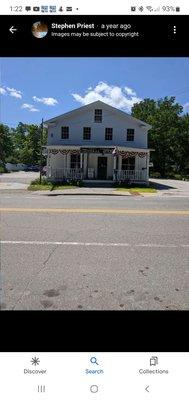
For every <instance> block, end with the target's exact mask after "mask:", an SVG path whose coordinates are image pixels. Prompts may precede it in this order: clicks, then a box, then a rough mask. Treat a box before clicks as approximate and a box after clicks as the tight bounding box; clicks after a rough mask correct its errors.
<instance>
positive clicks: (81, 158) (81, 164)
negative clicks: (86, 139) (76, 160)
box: [80, 153, 84, 179]
mask: <svg viewBox="0 0 189 400" xmlns="http://www.w3.org/2000/svg"><path fill="white" fill-rule="evenodd" d="M83 155H84V154H83V153H80V170H81V179H83V177H84V169H83Z"/></svg>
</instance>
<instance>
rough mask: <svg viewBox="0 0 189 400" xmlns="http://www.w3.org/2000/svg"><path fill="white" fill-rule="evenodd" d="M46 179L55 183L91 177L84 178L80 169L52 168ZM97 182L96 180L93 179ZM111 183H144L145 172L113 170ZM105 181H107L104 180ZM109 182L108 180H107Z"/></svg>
mask: <svg viewBox="0 0 189 400" xmlns="http://www.w3.org/2000/svg"><path fill="white" fill-rule="evenodd" d="M48 178H50V180H52V181H55V182H58V181H59V182H60V181H72V180H73V181H76V180H82V181H83V180H91V177H88V176H84V173H83V171H82V169H72V168H52V169H51V170H50V171H49V174H48ZM93 180H98V179H93ZM111 180H112V181H114V182H135V183H137V182H146V181H147V179H146V171H137V170H133V171H129V170H114V171H113V176H112V179H111ZM106 181H107V180H106ZM109 181H110V180H109Z"/></svg>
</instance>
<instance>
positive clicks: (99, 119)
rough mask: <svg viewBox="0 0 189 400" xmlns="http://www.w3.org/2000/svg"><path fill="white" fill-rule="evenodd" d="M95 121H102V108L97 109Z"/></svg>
mask: <svg viewBox="0 0 189 400" xmlns="http://www.w3.org/2000/svg"><path fill="white" fill-rule="evenodd" d="M94 122H102V110H99V109H97V110H95V116H94Z"/></svg>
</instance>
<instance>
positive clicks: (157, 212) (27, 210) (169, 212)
mask: <svg viewBox="0 0 189 400" xmlns="http://www.w3.org/2000/svg"><path fill="white" fill-rule="evenodd" d="M0 212H2V213H9V212H10V213H53V214H54V213H57V214H61V213H62V214H70V213H73V214H74V213H77V214H125V215H127V214H134V215H141V214H142V215H175V216H176V215H189V210H149V209H148V210H134V209H133V210H127V209H114V208H16V207H13V208H0Z"/></svg>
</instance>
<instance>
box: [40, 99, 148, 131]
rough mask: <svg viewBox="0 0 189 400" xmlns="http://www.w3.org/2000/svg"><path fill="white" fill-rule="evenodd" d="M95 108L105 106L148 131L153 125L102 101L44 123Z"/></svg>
mask: <svg viewBox="0 0 189 400" xmlns="http://www.w3.org/2000/svg"><path fill="white" fill-rule="evenodd" d="M93 106H95V107H101V106H103V107H104V106H105V108H107V109H110V110H112V111H114V112H116V113H117V114H120V115H121V116H125V117H127V118H129V119H131V120H133V122H135V123H137V124H139V125H142V126H145V127H146V128H147V129H150V128H151V125H149V124H147V123H146V122H144V121H141V120H140V119H137V118H134V117H132V115H130V114H128V113H126V112H124V111H122V110H119V109H118V108H116V107H112V106H110V105H109V104H107V103H104V102H103V101H101V100H97V101H93V102H92V103H89V104H87V105H85V106H81V107H78V108H75V109H74V110H71V111H68V112H66V113H64V114H61V115H57V116H56V117H54V118H51V119H49V120H47V121H44V123H45V124H47V125H48V124H50V123H53V122H55V121H57V120H59V119H61V118H63V117H68V116H71V115H72V114H74V113H76V112H83V111H86V110H88V109H90V108H91V107H93Z"/></svg>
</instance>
